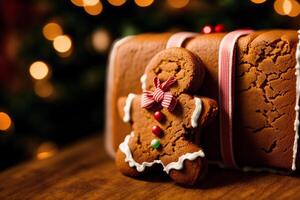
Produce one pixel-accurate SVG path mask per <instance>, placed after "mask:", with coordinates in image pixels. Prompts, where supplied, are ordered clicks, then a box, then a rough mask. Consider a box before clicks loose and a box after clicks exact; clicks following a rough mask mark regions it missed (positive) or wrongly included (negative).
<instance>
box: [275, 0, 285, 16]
mask: <svg viewBox="0 0 300 200" xmlns="http://www.w3.org/2000/svg"><path fill="white" fill-rule="evenodd" d="M283 3H284V0H275V2H274V10H275V11H276V12H277V13H278V14H279V15H285V13H284V10H283Z"/></svg>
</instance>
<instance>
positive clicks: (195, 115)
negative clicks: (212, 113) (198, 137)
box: [191, 97, 202, 128]
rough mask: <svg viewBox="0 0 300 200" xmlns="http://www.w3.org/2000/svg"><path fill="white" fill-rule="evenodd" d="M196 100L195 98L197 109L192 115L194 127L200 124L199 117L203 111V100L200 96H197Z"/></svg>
mask: <svg viewBox="0 0 300 200" xmlns="http://www.w3.org/2000/svg"><path fill="white" fill-rule="evenodd" d="M194 100H195V109H194V112H193V114H192V117H191V124H192V127H193V128H196V127H197V126H198V119H199V117H200V114H201V112H202V101H201V99H200V98H198V97H195V98H194Z"/></svg>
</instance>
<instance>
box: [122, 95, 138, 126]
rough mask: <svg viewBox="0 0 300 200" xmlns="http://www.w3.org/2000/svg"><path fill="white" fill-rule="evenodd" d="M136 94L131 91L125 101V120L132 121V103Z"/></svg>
mask: <svg viewBox="0 0 300 200" xmlns="http://www.w3.org/2000/svg"><path fill="white" fill-rule="evenodd" d="M135 96H136V95H135V94H133V93H130V94H129V95H128V97H127V99H126V102H125V106H124V108H123V110H124V117H123V121H124V122H129V121H130V110H131V104H132V102H133V100H134V98H135Z"/></svg>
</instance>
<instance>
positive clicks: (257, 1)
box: [250, 0, 267, 4]
mask: <svg viewBox="0 0 300 200" xmlns="http://www.w3.org/2000/svg"><path fill="white" fill-rule="evenodd" d="M250 1H251V2H252V3H256V4H260V3H264V2H266V1H267V0H250Z"/></svg>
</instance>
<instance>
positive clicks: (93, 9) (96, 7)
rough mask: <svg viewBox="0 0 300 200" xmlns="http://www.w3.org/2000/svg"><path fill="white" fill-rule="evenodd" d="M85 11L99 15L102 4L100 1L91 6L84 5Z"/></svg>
mask: <svg viewBox="0 0 300 200" xmlns="http://www.w3.org/2000/svg"><path fill="white" fill-rule="evenodd" d="M84 10H85V12H87V13H88V14H90V15H93V16H95V15H99V14H100V13H101V12H102V10H103V5H102V3H101V2H100V1H98V3H97V4H96V5H93V6H84Z"/></svg>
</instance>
